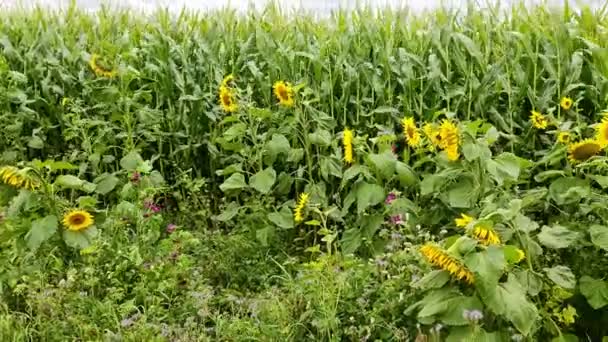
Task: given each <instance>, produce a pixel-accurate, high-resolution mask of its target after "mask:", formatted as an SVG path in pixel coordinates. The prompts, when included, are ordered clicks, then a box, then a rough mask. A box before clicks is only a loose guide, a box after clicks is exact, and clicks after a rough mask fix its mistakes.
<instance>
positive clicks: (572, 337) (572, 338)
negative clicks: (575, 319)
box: [551, 334, 579, 342]
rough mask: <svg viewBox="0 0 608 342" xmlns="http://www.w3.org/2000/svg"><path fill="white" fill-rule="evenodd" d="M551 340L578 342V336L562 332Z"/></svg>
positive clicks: (554, 341) (552, 341)
mask: <svg viewBox="0 0 608 342" xmlns="http://www.w3.org/2000/svg"><path fill="white" fill-rule="evenodd" d="M551 342H579V339H578V337H576V335H572V334H563V335H560V336H558V337H555V338H553V339H552V340H551Z"/></svg>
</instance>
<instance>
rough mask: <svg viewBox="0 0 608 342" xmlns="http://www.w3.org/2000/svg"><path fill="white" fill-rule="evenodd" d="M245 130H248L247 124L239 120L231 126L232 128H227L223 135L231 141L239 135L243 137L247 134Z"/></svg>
mask: <svg viewBox="0 0 608 342" xmlns="http://www.w3.org/2000/svg"><path fill="white" fill-rule="evenodd" d="M245 132H247V126H246V125H245V124H244V123H242V122H238V123H236V124H234V125H232V126H230V128H228V129H227V130H225V131H224V134H223V135H222V136H223V137H224V139H226V141H228V142H230V141H232V140H235V139H237V138H239V137H242V136H243V135H245Z"/></svg>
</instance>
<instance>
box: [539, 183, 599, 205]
mask: <svg viewBox="0 0 608 342" xmlns="http://www.w3.org/2000/svg"><path fill="white" fill-rule="evenodd" d="M590 195H591V187H590V186H589V182H587V181H586V180H584V179H580V178H576V177H565V178H559V179H557V180H555V181H553V183H551V185H550V186H549V198H551V199H552V200H553V201H555V203H557V204H558V205H564V204H574V203H578V202H580V201H581V200H582V199H584V198H587V197H589V196H590Z"/></svg>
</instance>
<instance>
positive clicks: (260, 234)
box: [255, 226, 275, 246]
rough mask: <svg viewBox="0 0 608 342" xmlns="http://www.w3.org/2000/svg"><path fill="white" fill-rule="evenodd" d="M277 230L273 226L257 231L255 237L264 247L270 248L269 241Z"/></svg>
mask: <svg viewBox="0 0 608 342" xmlns="http://www.w3.org/2000/svg"><path fill="white" fill-rule="evenodd" d="M274 232H275V229H274V227H272V226H268V227H264V228H260V229H257V230H256V231H255V237H256V239H258V241H260V243H261V244H262V246H268V240H269V239H271V238H272V236H274Z"/></svg>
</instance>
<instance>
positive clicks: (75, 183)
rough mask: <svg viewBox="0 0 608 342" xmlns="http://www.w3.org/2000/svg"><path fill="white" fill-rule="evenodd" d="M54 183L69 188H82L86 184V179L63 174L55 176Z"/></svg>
mask: <svg viewBox="0 0 608 342" xmlns="http://www.w3.org/2000/svg"><path fill="white" fill-rule="evenodd" d="M54 185H56V186H59V187H62V188H67V189H75V190H80V189H81V188H82V186H83V185H84V181H83V180H82V179H80V178H78V177H76V176H72V175H61V176H59V177H57V178H55V183H54Z"/></svg>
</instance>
